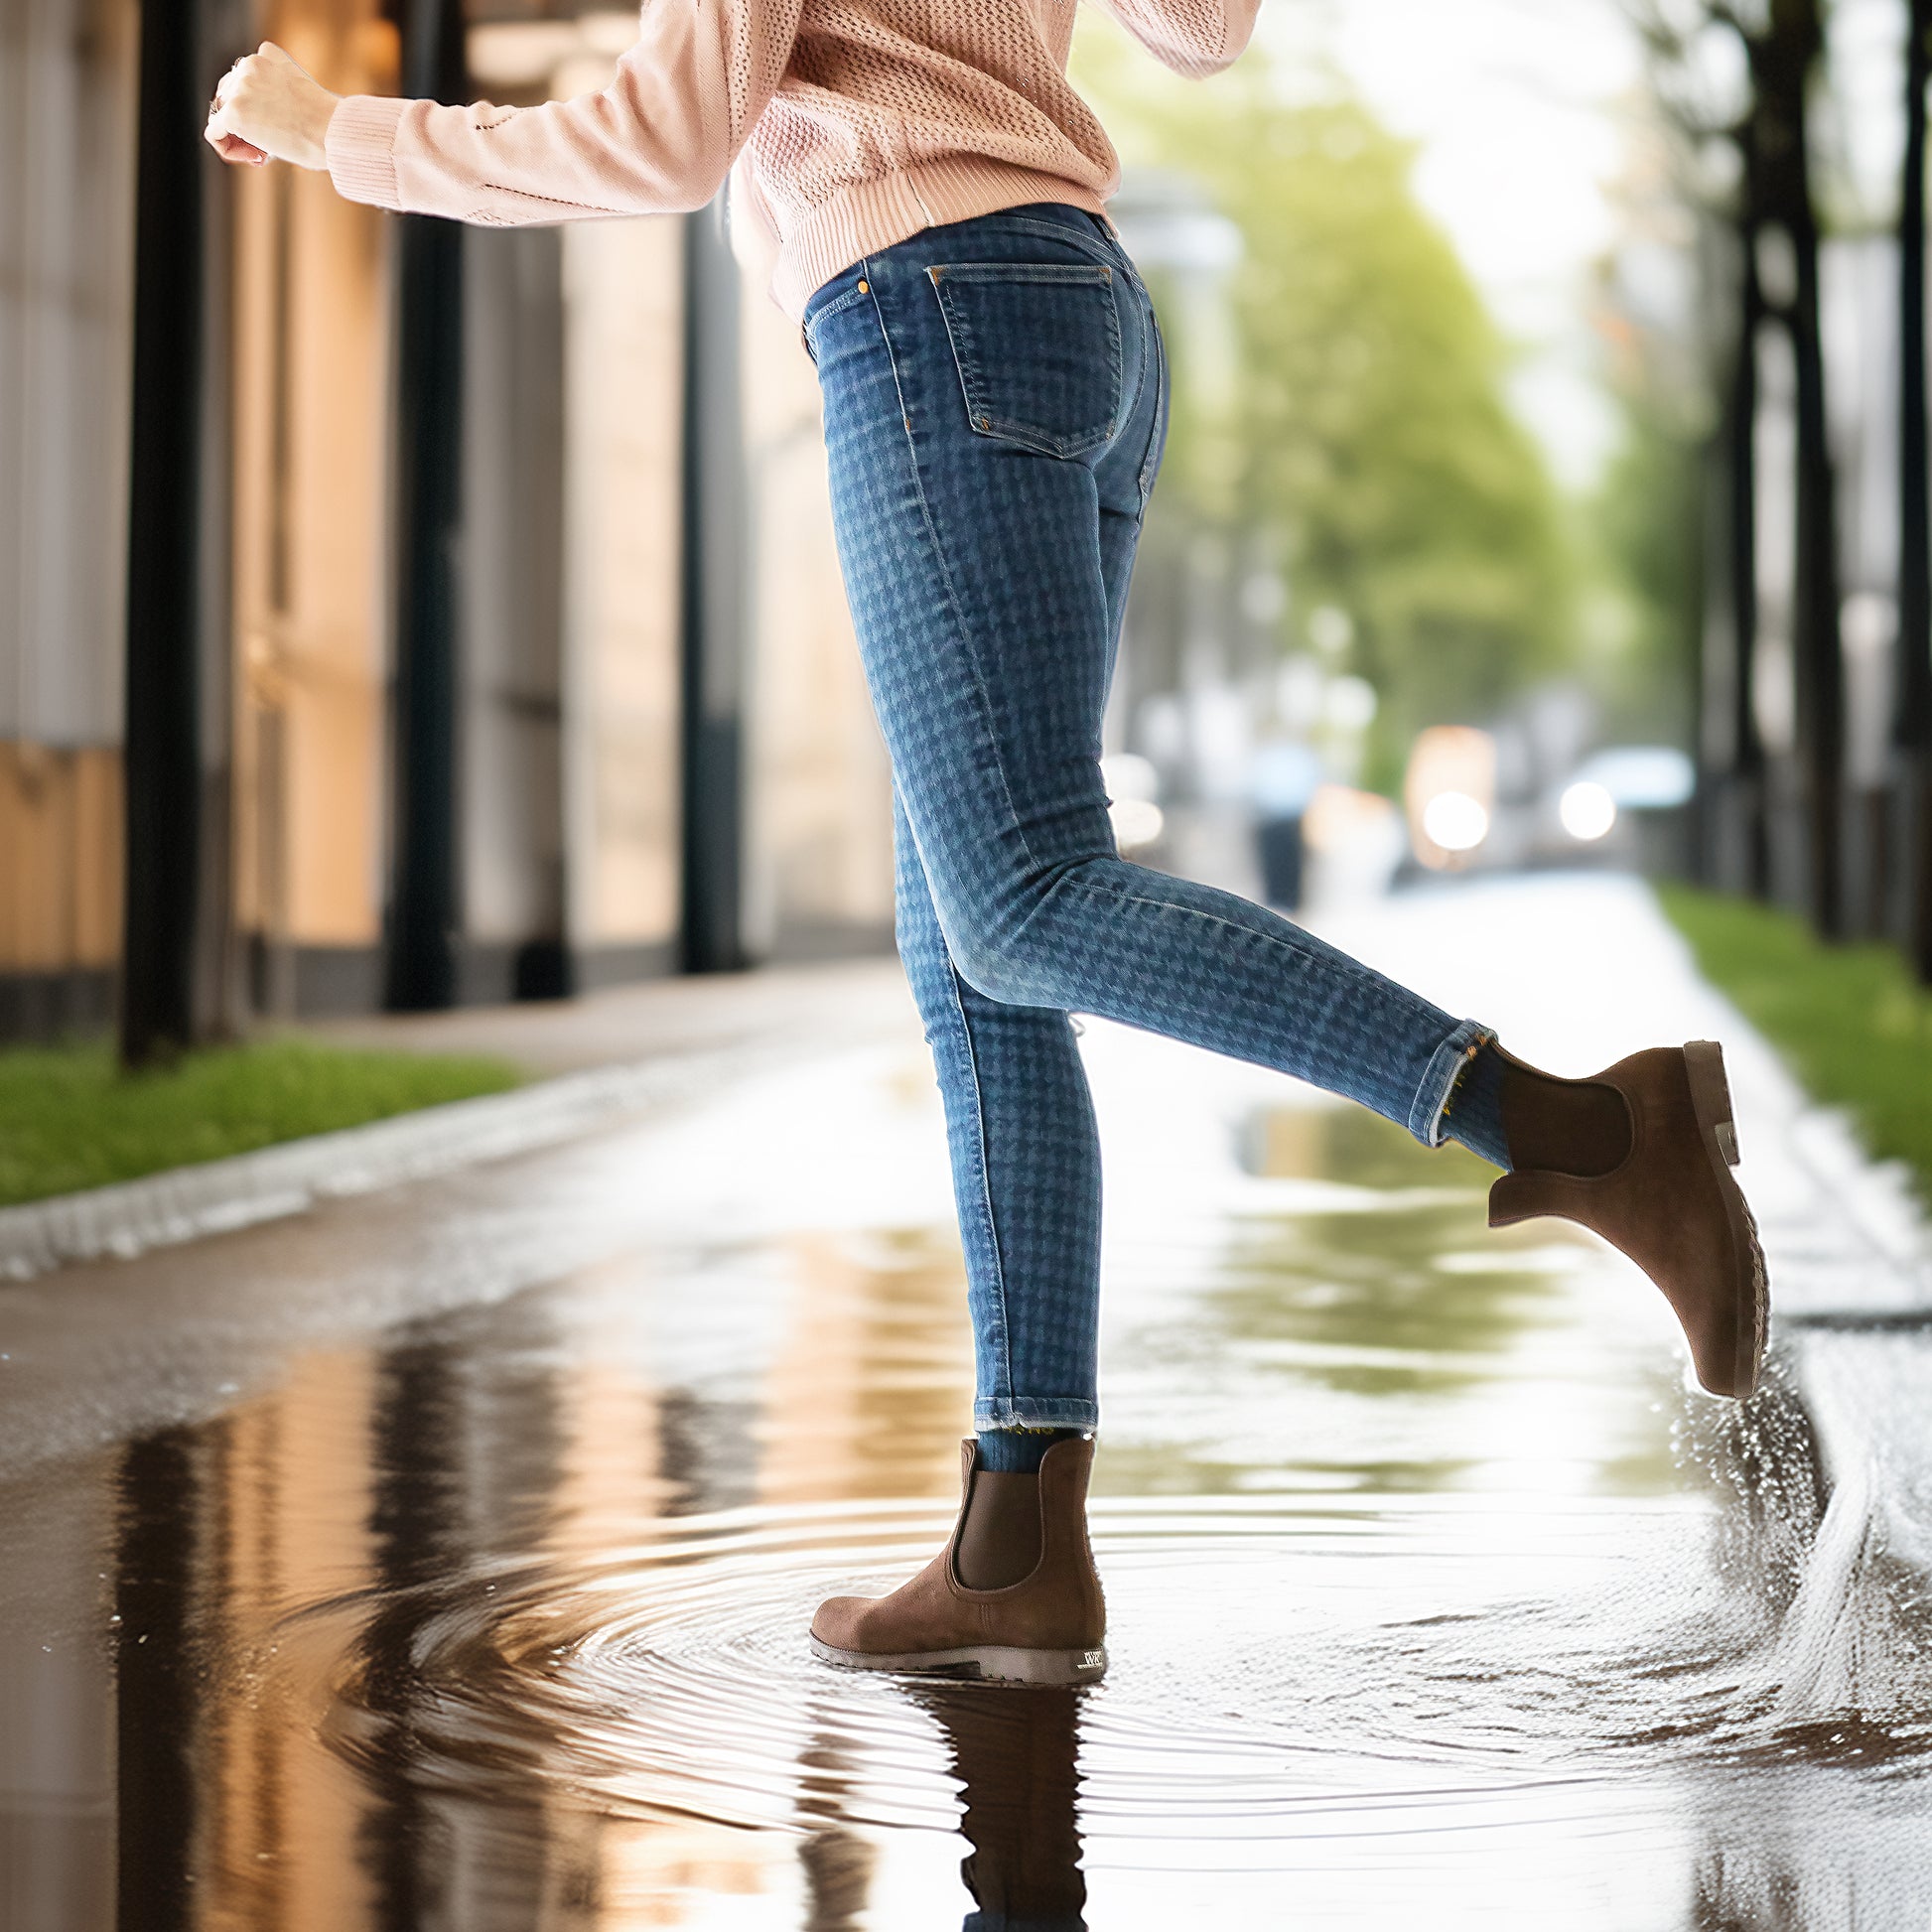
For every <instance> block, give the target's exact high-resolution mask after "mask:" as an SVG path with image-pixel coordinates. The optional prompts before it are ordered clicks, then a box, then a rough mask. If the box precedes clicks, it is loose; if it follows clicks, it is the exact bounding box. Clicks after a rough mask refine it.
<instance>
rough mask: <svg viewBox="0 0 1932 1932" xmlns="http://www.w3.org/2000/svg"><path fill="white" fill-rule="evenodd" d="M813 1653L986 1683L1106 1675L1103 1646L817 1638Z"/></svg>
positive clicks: (1088, 1680)
mask: <svg viewBox="0 0 1932 1932" xmlns="http://www.w3.org/2000/svg"><path fill="white" fill-rule="evenodd" d="M811 1645H812V1655H813V1656H814V1657H816V1658H817V1659H818V1660H819V1662H820V1663H822V1664H830V1665H832V1666H833V1667H834V1669H837V1670H871V1671H890V1672H893V1673H896V1674H900V1675H904V1676H910V1677H952V1678H959V1679H963V1680H965V1681H967V1682H978V1683H984V1684H1094V1683H1098V1682H1099V1680H1100V1679H1101V1678H1102V1677H1104V1676H1105V1675H1106V1673H1107V1651H1106V1646H1105V1645H1104V1644H1101V1645H1096V1646H1095V1647H1094V1648H1093V1649H1091V1650H1020V1649H1016V1648H1013V1647H1011V1646H1009V1645H1006V1644H990V1643H975V1644H963V1645H961V1646H960V1647H959V1648H958V1649H956V1650H905V1651H897V1652H893V1651H884V1650H839V1649H835V1648H834V1647H833V1646H832V1645H831V1644H829V1643H821V1642H820V1641H819V1640H818V1638H816V1637H814V1638H812V1640H811Z"/></svg>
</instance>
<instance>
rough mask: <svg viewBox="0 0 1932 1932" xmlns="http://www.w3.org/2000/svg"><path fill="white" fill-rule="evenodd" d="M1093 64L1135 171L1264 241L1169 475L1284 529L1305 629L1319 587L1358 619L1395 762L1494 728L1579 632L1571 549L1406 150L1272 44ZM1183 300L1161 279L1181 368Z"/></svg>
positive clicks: (1099, 57) (1088, 53)
mask: <svg viewBox="0 0 1932 1932" xmlns="http://www.w3.org/2000/svg"><path fill="white" fill-rule="evenodd" d="M1075 71H1076V76H1077V77H1078V79H1079V80H1080V82H1081V84H1082V86H1083V87H1084V89H1085V90H1086V91H1087V93H1088V94H1089V96H1090V97H1091V98H1092V99H1093V100H1094V101H1095V103H1096V106H1097V107H1098V109H1099V111H1100V113H1101V115H1102V118H1103V119H1104V120H1105V121H1106V123H1107V126H1108V129H1109V132H1110V133H1111V134H1112V135H1113V136H1114V139H1115V141H1116V144H1117V145H1118V146H1119V148H1120V149H1121V152H1122V157H1123V160H1124V162H1125V163H1126V165H1127V166H1129V167H1130V168H1133V167H1138V168H1141V169H1154V170H1160V171H1163V172H1165V173H1170V174H1176V175H1183V176H1185V177H1188V178H1190V179H1191V180H1192V181H1193V182H1194V183H1196V184H1198V185H1199V187H1200V188H1201V189H1202V190H1204V191H1205V193H1206V195H1207V196H1208V198H1209V199H1210V200H1211V202H1212V204H1213V205H1214V206H1215V207H1218V208H1219V209H1220V210H1221V211H1222V212H1223V213H1224V214H1225V215H1227V216H1228V217H1229V218H1230V219H1231V220H1232V221H1233V222H1234V223H1235V224H1236V225H1237V226H1238V227H1239V228H1240V230H1241V233H1242V236H1243V237H1244V240H1245V243H1246V250H1245V259H1244V260H1243V262H1242V264H1241V265H1240V267H1239V268H1238V269H1237V270H1236V271H1235V272H1234V274H1233V276H1232V278H1231V287H1230V289H1229V297H1230V302H1231V309H1232V316H1233V322H1234V329H1235V333H1236V336H1237V338H1238V343H1237V345H1236V348H1235V354H1236V358H1237V361H1238V369H1237V371H1236V373H1235V376H1234V379H1232V380H1231V381H1227V382H1223V383H1218V384H1217V383H1213V382H1209V383H1207V384H1205V385H1202V384H1199V383H1190V382H1188V381H1186V380H1184V379H1183V380H1182V381H1181V382H1180V383H1179V384H1178V385H1177V392H1176V398H1175V410H1174V416H1173V433H1172V437H1171V441H1170V451H1171V457H1172V462H1171V468H1170V473H1169V476H1168V478H1166V479H1164V485H1163V486H1164V489H1172V490H1173V491H1174V492H1175V494H1176V495H1177V497H1178V498H1179V499H1181V501H1183V502H1184V504H1185V506H1186V510H1187V512H1188V513H1189V514H1190V515H1191V516H1193V517H1195V518H1198V519H1201V520H1204V521H1208V522H1211V523H1219V524H1226V525H1232V526H1233V527H1235V528H1246V529H1251V530H1270V531H1273V532H1275V533H1277V534H1278V535H1279V538H1280V540H1281V541H1282V543H1283V545H1284V553H1285V555H1286V558H1287V561H1288V566H1289V574H1290V579H1291V583H1292V587H1293V594H1294V604H1293V607H1292V615H1291V619H1290V621H1291V623H1294V622H1297V621H1301V620H1304V619H1306V617H1307V615H1308V613H1309V612H1310V611H1311V610H1312V609H1314V608H1316V607H1318V606H1321V605H1323V604H1333V605H1336V606H1339V607H1340V608H1341V609H1342V610H1344V611H1345V612H1347V614H1348V615H1349V616H1350V617H1351V618H1352V619H1353V621H1354V626H1355V639H1356V642H1355V646H1354V657H1353V664H1352V668H1354V669H1356V670H1357V671H1359V672H1361V673H1362V674H1363V675H1365V676H1367V677H1368V678H1369V679H1370V680H1371V681H1372V682H1373V683H1374V684H1375V685H1376V686H1377V688H1378V691H1379V693H1380V696H1381V699H1382V706H1383V710H1382V730H1381V732H1380V734H1379V736H1381V738H1382V740H1383V747H1382V750H1383V752H1384V757H1383V758H1382V759H1378V760H1377V762H1378V764H1380V765H1381V767H1382V768H1383V770H1384V771H1386V770H1387V766H1388V756H1387V755H1388V754H1391V753H1394V754H1396V755H1397V756H1399V752H1398V750H1397V748H1398V747H1401V748H1404V749H1406V745H1407V742H1408V738H1409V735H1410V734H1411V733H1412V732H1413V731H1414V729H1415V728H1416V727H1417V726H1419V725H1422V724H1426V723H1431V722H1438V721H1450V720H1465V721H1472V722H1479V721H1480V720H1482V719H1483V718H1484V717H1485V716H1487V715H1488V714H1489V712H1490V711H1491V709H1492V707H1493V706H1494V705H1495V704H1496V702H1497V701H1498V700H1499V699H1501V698H1503V697H1504V696H1506V695H1507V694H1508V693H1509V691H1510V690H1511V689H1512V688H1515V687H1517V686H1519V685H1521V684H1522V683H1523V682H1525V681H1527V680H1528V679H1530V678H1531V677H1533V676H1536V675H1538V674H1542V673H1547V672H1548V671H1550V670H1551V669H1553V668H1555V667H1556V666H1557V665H1558V664H1559V662H1560V661H1561V660H1562V658H1563V657H1564V655H1565V652H1566V649H1567V645H1568V641H1569V627H1570V626H1569V618H1570V588H1571V587H1570V566H1569V559H1568V556H1567V553H1566V548H1565V544H1564V541H1563V537H1562V533H1561V520H1560V517H1559V514H1558V506H1557V501H1556V496H1555V492H1554V489H1553V487H1552V484H1551V481H1550V477H1549V473H1548V470H1547V467H1546V465H1545V463H1544V461H1543V458H1542V454H1541V452H1540V450H1539V449H1538V447H1537V446H1536V445H1535V443H1534V442H1533V441H1532V439H1531V438H1530V436H1529V435H1528V433H1527V432H1526V431H1525V430H1524V429H1523V427H1522V425H1521V424H1520V423H1519V422H1518V421H1517V420H1516V418H1515V417H1514V415H1513V414H1512V413H1511V411H1510V409H1509V407H1508V404H1507V402H1506V400H1505V396H1504V382H1505V378H1506V376H1507V374H1508V367H1509V356H1508V350H1507V347H1506V345H1505V344H1504V343H1503V342H1502V340H1501V338H1500V337H1499V335H1498V333H1497V331H1496V329H1495V326H1494V324H1493V323H1492V321H1491V319H1490V318H1489V316H1488V314H1487V312H1486V310H1485V309H1484V307H1483V304H1482V301H1481V298H1480V296H1479V295H1478V294H1477V292H1476V290H1475V289H1474V287H1473V286H1472V285H1471V283H1470V281H1469V278H1468V275H1467V273H1466V272H1465V270H1464V269H1463V267H1462V264H1461V262H1460V261H1459V260H1458V259H1457V257H1456V254H1455V251H1454V249H1453V248H1452V247H1451V245H1450V244H1449V240H1448V238H1447V236H1445V235H1444V234H1443V232H1442V231H1441V230H1440V229H1439V228H1438V227H1437V226H1436V225H1435V223H1434V222H1433V221H1432V220H1431V219H1430V218H1429V216H1428V215H1427V214H1426V213H1425V212H1424V211H1423V209H1422V208H1421V207H1420V206H1419V205H1418V203H1417V201H1416V198H1415V195H1414V192H1413V189H1412V186H1411V181H1410V176H1411V169H1412V165H1413V159H1414V157H1413V151H1412V149H1411V148H1410V147H1409V146H1408V145H1407V144H1405V143H1403V142H1401V141H1398V140H1397V139H1395V138H1394V137H1393V136H1392V135H1391V134H1390V133H1389V132H1388V131H1387V130H1386V129H1385V128H1383V127H1382V126H1381V125H1380V124H1379V123H1378V122H1377V121H1376V120H1375V118H1374V117H1373V116H1372V115H1371V114H1370V113H1369V112H1368V111H1367V109H1366V108H1365V107H1364V106H1362V105H1361V103H1360V102H1358V101H1356V100H1354V99H1351V98H1349V97H1348V96H1347V95H1346V94H1345V92H1343V91H1341V90H1339V89H1336V90H1334V91H1332V92H1329V93H1326V94H1324V96H1323V97H1321V98H1318V99H1315V100H1311V101H1295V100H1290V99H1287V98H1285V97H1284V93H1283V90H1282V88H1281V86H1280V85H1279V84H1278V77H1277V75H1276V73H1275V72H1274V71H1273V70H1272V69H1271V68H1270V66H1269V65H1268V63H1267V61H1266V60H1265V58H1263V57H1262V55H1261V54H1260V53H1259V52H1256V53H1251V54H1250V55H1249V56H1248V57H1247V58H1246V59H1244V60H1243V61H1242V62H1241V63H1240V65H1239V66H1237V67H1236V68H1235V69H1232V70H1231V71H1229V72H1228V73H1226V74H1223V75H1220V76H1218V77H1217V78H1215V79H1213V80H1210V81H1206V82H1201V83H1187V82H1180V81H1176V80H1174V79H1173V78H1172V77H1171V76H1168V75H1166V74H1164V73H1162V72H1161V71H1159V70H1158V69H1155V68H1154V67H1153V66H1152V64H1151V63H1149V62H1147V61H1146V60H1145V58H1144V57H1140V56H1137V55H1136V54H1134V53H1133V52H1132V50H1131V49H1129V48H1128V47H1127V46H1126V45H1125V43H1124V42H1123V41H1122V39H1121V38H1120V37H1119V35H1118V34H1117V33H1116V32H1115V31H1114V30H1112V29H1110V28H1107V27H1104V26H1098V25H1096V26H1095V27H1094V28H1092V29H1091V30H1088V31H1086V32H1084V33H1083V36H1082V39H1081V42H1080V46H1079V49H1078V58H1077V64H1076V69H1075ZM1177 293H1178V292H1176V291H1173V290H1172V289H1166V290H1164V289H1163V288H1161V287H1160V286H1159V285H1158V283H1157V288H1156V294H1157V300H1160V299H1161V298H1162V297H1163V296H1166V297H1167V298H1168V299H1167V300H1166V301H1165V302H1164V303H1163V308H1164V313H1168V314H1172V315H1173V317H1174V318H1175V322H1176V324H1177V325H1179V326H1177V327H1171V328H1170V331H1169V334H1170V338H1171V343H1172V344H1173V347H1174V349H1175V354H1176V360H1177V361H1178V362H1180V363H1181V364H1182V365H1183V369H1184V365H1185V363H1186V361H1187V359H1188V357H1189V355H1190V354H1191V353H1193V345H1191V344H1190V343H1188V342H1187V341H1185V340H1177V339H1180V338H1184V336H1185V334H1186V329H1185V323H1186V320H1187V317H1188V315H1189V305H1188V304H1187V303H1186V301H1185V300H1184V299H1180V300H1176V299H1174V298H1175V296H1176V294H1177ZM1203 388H1204V389H1205V391H1206V399H1205V400H1204V401H1203V400H1200V399H1199V392H1200V391H1201V390H1202V389H1203Z"/></svg>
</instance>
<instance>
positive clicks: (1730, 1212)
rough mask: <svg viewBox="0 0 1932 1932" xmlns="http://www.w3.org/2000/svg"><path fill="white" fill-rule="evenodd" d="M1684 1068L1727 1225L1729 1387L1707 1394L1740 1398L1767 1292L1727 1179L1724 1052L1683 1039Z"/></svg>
mask: <svg viewBox="0 0 1932 1932" xmlns="http://www.w3.org/2000/svg"><path fill="white" fill-rule="evenodd" d="M1684 1070H1685V1072H1686V1073H1687V1074H1688V1075H1689V1076H1690V1082H1691V1105H1692V1107H1693V1108H1694V1109H1695V1110H1696V1113H1697V1123H1698V1137H1699V1138H1700V1139H1701V1140H1702V1141H1703V1143H1704V1151H1705V1154H1706V1156H1707V1157H1708V1158H1709V1160H1710V1162H1711V1173H1712V1174H1713V1176H1714V1177H1715V1178H1716V1180H1717V1183H1718V1194H1719V1197H1720V1199H1722V1200H1723V1202H1724V1204H1725V1216H1726V1217H1727V1218H1728V1220H1729V1222H1730V1250H1731V1274H1732V1278H1731V1293H1732V1295H1733V1296H1734V1298H1735V1306H1736V1322H1737V1328H1736V1333H1737V1351H1736V1355H1735V1358H1734V1360H1733V1362H1732V1366H1731V1386H1730V1387H1728V1388H1711V1385H1710V1384H1709V1383H1706V1384H1705V1386H1706V1387H1707V1388H1711V1393H1712V1394H1713V1395H1727V1396H1736V1397H1737V1398H1739V1399H1740V1400H1741V1399H1742V1398H1743V1397H1745V1396H1747V1395H1749V1394H1750V1393H1751V1392H1752V1391H1753V1390H1754V1389H1755V1388H1756V1387H1757V1378H1758V1374H1759V1372H1760V1370H1761V1369H1762V1367H1763V1364H1764V1339H1765V1329H1766V1326H1767V1325H1768V1322H1769V1318H1770V1303H1771V1289H1770V1281H1769V1279H1768V1277H1767V1276H1766V1274H1765V1269H1764V1250H1763V1248H1762V1246H1761V1245H1760V1244H1759V1242H1758V1238H1757V1222H1756V1220H1755V1219H1754V1218H1753V1216H1752V1214H1751V1208H1750V1203H1749V1202H1748V1201H1747V1200H1746V1199H1745V1198H1744V1191H1743V1189H1742V1188H1741V1187H1739V1186H1738V1184H1737V1182H1736V1181H1735V1180H1734V1179H1733V1178H1732V1176H1731V1172H1730V1171H1731V1169H1732V1168H1734V1167H1735V1166H1736V1165H1737V1158H1738V1157H1737V1123H1736V1120H1735V1118H1734V1117H1733V1114H1732V1111H1731V1105H1730V1082H1729V1080H1728V1079H1727V1078H1726V1077H1725V1051H1724V1048H1723V1047H1722V1046H1720V1045H1719V1044H1718V1042H1717V1041H1716V1040H1715V1039H1693V1040H1687V1041H1686V1042H1685V1046H1684Z"/></svg>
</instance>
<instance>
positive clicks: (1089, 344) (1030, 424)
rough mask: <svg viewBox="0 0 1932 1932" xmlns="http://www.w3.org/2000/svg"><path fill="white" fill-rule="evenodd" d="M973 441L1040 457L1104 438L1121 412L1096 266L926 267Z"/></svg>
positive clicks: (1102, 270)
mask: <svg viewBox="0 0 1932 1932" xmlns="http://www.w3.org/2000/svg"><path fill="white" fill-rule="evenodd" d="M926 274H927V276H928V277H929V278H930V280H931V283H932V286H933V288H934V290H935V291H936V292H937V294H938V297H939V308H940V311H941V313H942V314H943V315H944V317H945V321H946V334H947V335H948V337H949V338H950V339H951V342H952V352H953V360H954V362H956V363H957V364H958V367H959V384H960V388H961V389H962V390H963V391H964V392H965V398H966V416H967V420H968V422H969V423H970V424H971V426H972V428H973V431H974V433H975V434H976V435H980V436H991V437H996V438H999V439H1001V440H1002V441H1005V442H1009V443H1018V444H1020V445H1022V446H1023V447H1025V448H1026V449H1030V450H1037V451H1039V452H1040V454H1041V455H1043V456H1055V457H1074V456H1080V455H1083V454H1084V453H1085V452H1086V451H1088V450H1093V449H1097V448H1099V447H1100V445H1102V444H1103V443H1106V442H1108V441H1110V440H1111V439H1112V437H1113V434H1114V430H1115V426H1116V423H1115V419H1116V417H1117V416H1118V414H1119V411H1120V389H1121V357H1120V314H1119V311H1118V309H1117V308H1116V307H1115V304H1114V289H1113V278H1114V271H1113V270H1112V269H1111V268H1108V267H1105V266H1104V265H1102V264H1100V263H1093V264H1090V265H1088V264H1081V265H1077V266H1076V265H1073V264H1059V263H1049V262H959V263H942V264H940V265H938V266H935V267H932V268H928V269H927V270H926Z"/></svg>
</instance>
